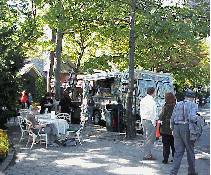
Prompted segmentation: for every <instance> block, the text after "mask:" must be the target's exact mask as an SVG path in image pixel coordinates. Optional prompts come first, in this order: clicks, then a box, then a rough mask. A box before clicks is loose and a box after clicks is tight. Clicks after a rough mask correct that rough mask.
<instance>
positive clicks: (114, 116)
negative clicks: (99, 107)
mask: <svg viewBox="0 0 211 175" xmlns="http://www.w3.org/2000/svg"><path fill="white" fill-rule="evenodd" d="M106 109H107V110H108V113H109V115H107V116H106V129H107V131H111V132H122V131H123V119H122V117H123V106H122V105H121V104H111V105H106Z"/></svg>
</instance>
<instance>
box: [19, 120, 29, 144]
mask: <svg viewBox="0 0 211 175" xmlns="http://www.w3.org/2000/svg"><path fill="white" fill-rule="evenodd" d="M17 117H18V124H19V126H20V129H21V138H20V140H19V143H20V142H21V140H23V138H24V135H25V134H26V133H27V135H28V132H29V130H28V128H27V124H26V121H25V120H24V118H23V117H21V116H17Z"/></svg>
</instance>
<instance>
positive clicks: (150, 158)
mask: <svg viewBox="0 0 211 175" xmlns="http://www.w3.org/2000/svg"><path fill="white" fill-rule="evenodd" d="M143 160H157V159H155V158H153V157H149V158H146V157H144V158H143Z"/></svg>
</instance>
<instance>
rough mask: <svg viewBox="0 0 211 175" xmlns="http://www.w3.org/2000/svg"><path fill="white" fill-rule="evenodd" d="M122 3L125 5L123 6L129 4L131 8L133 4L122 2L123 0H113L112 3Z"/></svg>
mask: <svg viewBox="0 0 211 175" xmlns="http://www.w3.org/2000/svg"><path fill="white" fill-rule="evenodd" d="M115 1H116V2H121V3H123V4H127V5H130V6H131V4H130V3H128V2H125V1H121V0H112V2H115Z"/></svg>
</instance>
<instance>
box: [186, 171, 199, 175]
mask: <svg viewBox="0 0 211 175" xmlns="http://www.w3.org/2000/svg"><path fill="white" fill-rule="evenodd" d="M197 174H198V173H197V172H195V173H188V175H197Z"/></svg>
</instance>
